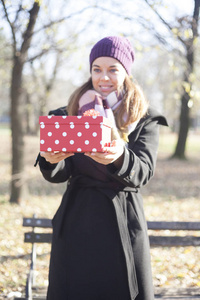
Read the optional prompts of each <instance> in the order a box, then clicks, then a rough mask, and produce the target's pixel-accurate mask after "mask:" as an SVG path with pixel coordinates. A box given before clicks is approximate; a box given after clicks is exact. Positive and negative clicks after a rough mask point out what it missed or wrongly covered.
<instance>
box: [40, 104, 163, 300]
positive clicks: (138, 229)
mask: <svg viewBox="0 0 200 300" xmlns="http://www.w3.org/2000/svg"><path fill="white" fill-rule="evenodd" d="M51 113H53V114H54V115H63V114H66V110H65V109H58V110H56V111H53V112H51ZM159 125H165V126H167V122H166V119H165V118H164V117H163V116H161V115H160V114H159V113H158V112H157V111H155V110H154V109H152V108H150V109H149V111H148V114H147V115H146V116H145V117H144V118H142V119H141V120H140V122H139V123H138V124H137V127H136V129H135V130H134V131H133V132H132V133H131V134H130V135H129V142H128V145H127V147H125V150H124V160H123V164H122V166H121V168H120V169H116V168H115V166H114V164H109V165H107V166H106V165H101V164H99V163H97V162H95V161H93V160H92V159H91V158H88V157H86V156H84V154H83V153H77V154H75V155H74V156H72V157H70V158H68V159H65V160H63V161H61V162H59V163H58V164H50V163H48V162H46V160H45V159H44V158H42V157H40V158H39V165H40V169H41V172H42V174H43V176H44V178H45V179H46V180H48V181H50V182H52V183H59V182H65V181H66V182H67V189H66V192H65V193H64V195H63V199H62V202H61V205H60V207H59V209H58V211H57V212H56V214H55V216H54V218H53V220H52V223H53V241H52V251H51V261H50V271H49V287H48V295H47V299H48V300H57V299H59V300H65V299H66V300H134V299H135V300H153V299H154V295H153V285H152V274H151V264H150V251H149V239H148V234H147V224H146V220H145V216H144V211H143V200H142V196H141V194H140V187H141V186H144V185H146V184H147V183H148V181H149V180H150V179H151V177H152V176H153V174H154V171H155V165H156V157H157V148H158V142H159Z"/></svg>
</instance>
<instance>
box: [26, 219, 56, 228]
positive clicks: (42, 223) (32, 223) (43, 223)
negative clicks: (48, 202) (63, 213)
mask: <svg viewBox="0 0 200 300" xmlns="http://www.w3.org/2000/svg"><path fill="white" fill-rule="evenodd" d="M23 226H24V227H41V228H52V223H51V219H46V218H23Z"/></svg>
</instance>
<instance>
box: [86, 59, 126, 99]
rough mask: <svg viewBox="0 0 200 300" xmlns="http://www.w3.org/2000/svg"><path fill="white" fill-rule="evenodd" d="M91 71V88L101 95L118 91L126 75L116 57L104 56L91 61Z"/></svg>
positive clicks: (104, 95)
mask: <svg viewBox="0 0 200 300" xmlns="http://www.w3.org/2000/svg"><path fill="white" fill-rule="evenodd" d="M91 73H92V84H93V88H94V89H95V90H96V91H97V92H99V93H100V94H101V95H102V96H103V97H106V96H108V95H109V94H110V93H111V92H113V91H120V90H121V88H122V87H123V83H124V80H125V77H126V71H125V69H124V67H123V66H122V65H121V64H120V62H119V61H118V60H117V59H115V58H112V57H104V56H102V57H98V58H97V59H95V60H94V61H93V64H92V70H91Z"/></svg>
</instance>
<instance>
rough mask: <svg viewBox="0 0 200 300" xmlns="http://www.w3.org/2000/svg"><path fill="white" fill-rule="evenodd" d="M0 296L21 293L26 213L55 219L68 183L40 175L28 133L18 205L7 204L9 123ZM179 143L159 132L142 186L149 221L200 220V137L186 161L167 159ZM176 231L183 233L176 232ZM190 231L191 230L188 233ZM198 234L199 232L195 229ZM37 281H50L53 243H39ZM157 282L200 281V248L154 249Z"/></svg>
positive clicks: (1, 196) (1, 201)
mask: <svg viewBox="0 0 200 300" xmlns="http://www.w3.org/2000/svg"><path fill="white" fill-rule="evenodd" d="M0 134H1V148H0V154H1V155H0V166H1V167H0V176H1V182H0V208H1V214H0V248H1V256H0V262H1V265H0V272H1V281H0V299H4V297H5V295H7V294H8V293H9V292H11V291H19V292H22V291H23V290H24V286H25V280H26V275H27V271H28V268H29V264H30V260H29V258H30V257H29V255H30V253H31V245H28V244H25V243H24V242H23V235H24V232H25V229H24V228H22V218H23V216H32V214H33V213H36V214H37V215H38V217H48V218H52V217H53V215H54V213H55V211H56V209H57V208H58V206H59V203H60V200H61V196H62V193H63V191H64V189H65V184H60V185H52V184H50V183H48V182H46V181H45V180H43V179H42V177H41V174H40V172H39V168H34V167H33V164H34V161H35V158H36V156H37V153H38V151H39V142H38V141H39V139H38V137H31V136H27V137H26V138H25V145H26V151H25V162H26V163H25V175H24V177H23V185H24V186H25V187H26V188H25V189H24V195H23V199H22V202H21V204H20V205H11V204H10V203H9V184H10V180H11V176H10V160H11V155H10V151H11V143H10V142H11V139H10V131H9V129H7V128H0ZM175 144H176V135H174V134H172V133H170V132H164V133H162V132H161V137H160V146H159V156H158V162H157V169H156V173H155V176H154V178H153V179H152V180H151V182H150V184H149V185H147V186H146V187H145V188H143V190H142V193H143V197H144V207H145V214H146V217H147V219H148V220H169V221H170V220H171V221H172V220H182V221H195V220H197V221H199V219H200V210H199V201H200V187H199V177H198V174H199V173H200V172H199V171H200V157H199V153H200V139H199V134H198V133H191V134H190V136H189V138H188V144H187V157H188V160H186V161H179V160H169V159H168V158H169V157H170V156H171V154H172V153H173V150H174V147H175ZM178 234H183V233H182V232H178ZM190 234H191V233H190ZM194 234H197V233H195V232H194ZM37 252H38V255H39V259H38V261H37V278H36V280H37V284H39V285H43V286H46V285H47V283H48V281H47V278H48V264H49V253H50V245H48V244H46V245H39V246H38V247H37ZM151 256H152V268H153V280H154V285H155V286H165V287H166V286H176V287H183V286H184V287H194V286H195V287H198V286H200V249H199V247H197V248H194V247H186V248H182V247H180V248H170V249H168V248H162V249H161V248H155V249H151Z"/></svg>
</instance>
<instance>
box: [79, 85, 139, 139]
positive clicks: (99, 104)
mask: <svg viewBox="0 0 200 300" xmlns="http://www.w3.org/2000/svg"><path fill="white" fill-rule="evenodd" d="M121 101H122V93H121V94H120V95H118V93H117V92H112V93H110V94H109V95H108V96H107V97H106V98H103V97H102V96H101V95H100V94H99V93H98V92H96V91H95V90H88V91H87V92H86V93H85V94H83V95H82V97H81V98H80V100H79V109H78V115H79V116H82V115H83V114H84V112H85V111H87V110H90V109H94V110H96V111H98V112H99V113H100V115H101V116H103V117H106V118H108V119H109V120H110V121H111V122H112V125H113V130H112V139H120V138H121V137H120V134H119V132H118V130H117V126H116V122H115V117H114V114H113V111H114V110H115V109H116V108H117V107H118V106H119V105H120V104H121ZM126 119H127V116H126V115H125V116H124V120H125V121H126ZM137 123H138V122H134V123H132V124H130V125H129V126H128V128H127V134H126V135H129V134H130V133H131V132H132V131H133V130H134V129H135V127H136V125H137ZM125 140H126V141H127V138H125Z"/></svg>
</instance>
